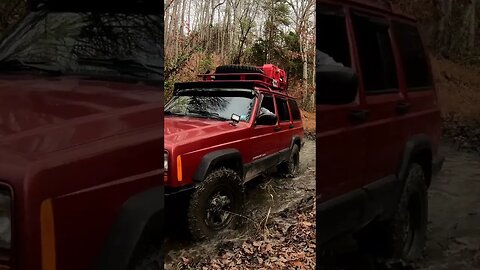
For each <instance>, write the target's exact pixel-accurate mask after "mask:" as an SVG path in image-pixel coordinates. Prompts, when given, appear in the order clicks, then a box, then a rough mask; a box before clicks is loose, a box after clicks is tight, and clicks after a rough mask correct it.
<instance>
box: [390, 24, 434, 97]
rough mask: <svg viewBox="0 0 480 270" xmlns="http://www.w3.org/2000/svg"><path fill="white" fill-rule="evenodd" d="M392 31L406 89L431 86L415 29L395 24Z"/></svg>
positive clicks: (425, 61) (426, 63)
mask: <svg viewBox="0 0 480 270" xmlns="http://www.w3.org/2000/svg"><path fill="white" fill-rule="evenodd" d="M393 30H394V33H395V39H396V42H397V44H398V49H399V52H400V57H401V59H402V64H403V71H404V74H405V80H406V84H407V87H408V88H410V89H412V88H425V87H429V86H432V80H431V75H430V70H429V65H428V58H427V55H426V53H425V50H424V48H423V45H422V39H421V37H420V34H419V33H418V30H417V28H416V27H414V26H411V25H408V24H403V23H399V22H395V23H393Z"/></svg>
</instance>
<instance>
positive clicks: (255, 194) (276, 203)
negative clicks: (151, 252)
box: [165, 140, 315, 270]
mask: <svg viewBox="0 0 480 270" xmlns="http://www.w3.org/2000/svg"><path fill="white" fill-rule="evenodd" d="M300 159H301V160H300V173H299V176H298V177H296V178H293V179H291V178H282V177H280V176H278V175H276V174H272V175H269V176H266V177H262V178H259V179H256V180H254V181H252V182H250V183H248V185H247V188H246V193H247V194H246V197H247V203H246V211H245V213H247V216H248V219H250V220H247V221H246V226H244V228H243V229H242V230H240V231H235V232H230V233H227V234H226V235H225V236H222V237H221V238H220V239H216V240H213V241H206V242H202V243H194V242H192V241H191V240H190V239H188V238H187V237H185V235H186V232H185V231H181V230H177V231H169V232H167V237H166V241H165V254H166V256H165V257H166V258H165V260H166V265H165V269H166V270H168V269H197V267H198V264H199V262H202V261H207V260H208V261H210V260H215V259H219V258H217V257H218V256H217V254H218V253H219V252H220V250H221V251H222V253H223V254H224V256H223V257H225V254H226V255H228V254H230V255H231V257H232V258H231V259H232V260H244V258H243V259H242V258H238V257H237V258H235V257H236V256H237V253H239V252H236V251H234V249H235V248H239V246H240V248H241V249H242V252H240V253H242V254H243V253H244V249H245V245H247V248H246V250H247V253H248V249H249V247H248V246H249V245H251V244H253V246H251V248H256V247H258V248H260V246H265V245H268V242H269V241H268V240H267V241H265V238H268V237H271V238H274V236H273V235H274V231H276V230H296V229H295V228H293V227H295V226H296V225H297V224H298V223H299V215H300V216H301V215H302V214H299V213H302V212H308V211H310V212H311V213H313V212H314V210H313V205H314V200H313V198H314V195H315V142H314V141H312V140H306V142H305V146H304V147H303V148H302V150H301V153H300ZM305 209H310V210H305ZM314 219H315V217H314V216H312V214H310V215H309V216H308V217H303V216H301V217H300V223H302V222H303V223H302V224H303V225H305V228H303V229H309V230H310V231H313V232H312V234H313V239H315V237H314V234H315V227H314ZM307 227H308V228H307ZM297 229H298V228H297ZM259 238H262V240H260V241H258V242H257V241H255V242H252V243H250V240H251V239H259ZM277 240H278V239H277ZM280 241H286V240H282V239H281V240H280ZM299 242H300V241H299ZM255 243H256V244H255ZM279 244H281V243H279ZM255 245H258V246H255ZM272 245H273V249H275V244H274V243H273V240H272ZM242 247H243V248H242ZM267 248H270V249H271V248H272V246H268V247H267ZM307 249H309V252H310V254H309V255H308V256H310V259H309V260H308V262H311V263H312V266H311V267H310V268H309V267H308V266H304V268H302V269H313V263H314V261H315V257H314V256H315V247H314V244H313V247H312V244H310V246H309V247H307ZM272 252H274V250H273V251H272ZM292 252H293V250H292ZM255 253H257V252H255ZM258 253H259V254H260V253H261V252H258ZM230 255H228V256H230ZM272 255H273V256H275V254H272ZM238 256H245V254H243V255H238ZM247 256H248V254H247ZM251 256H252V257H254V256H257V255H253V254H252V255H251ZM301 256H303V259H299V260H296V261H295V263H297V264H305V262H304V261H305V260H306V259H305V256H306V255H301ZM259 257H260V256H259ZM257 259H258V258H257ZM258 260H259V265H260V264H261V263H262V262H263V263H265V262H264V261H265V259H262V258H259V259H258ZM242 263H245V262H244V261H242ZM278 263H282V262H280V261H279V262H278ZM286 263H288V262H286ZM187 265H188V266H187ZM210 267H211V266H210ZM275 268H276V269H281V267H278V266H277V267H275ZM232 269H233V268H232ZM235 269H260V267H258V268H255V267H254V268H235ZM266 269H269V268H268V267H267V268H266ZM285 269H295V268H289V267H288V268H285Z"/></svg>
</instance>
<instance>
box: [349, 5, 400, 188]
mask: <svg viewBox="0 0 480 270" xmlns="http://www.w3.org/2000/svg"><path fill="white" fill-rule="evenodd" d="M352 25H353V29H354V32H355V35H354V36H355V44H356V48H357V50H358V60H359V62H358V63H359V69H360V74H359V75H360V82H361V88H363V92H364V93H365V109H366V110H367V111H368V118H367V121H366V124H367V125H366V133H365V136H366V141H365V145H366V147H367V158H366V167H367V170H366V171H365V181H364V185H368V184H370V183H372V182H376V181H378V180H387V179H391V178H392V177H394V176H395V173H396V169H397V168H398V166H399V164H398V160H399V156H400V155H401V149H402V148H403V146H404V145H403V142H402V141H403V139H402V134H401V133H402V126H401V125H402V124H401V121H402V117H404V115H405V114H406V113H408V109H409V104H408V101H407V100H406V97H405V94H404V92H403V91H401V84H400V82H399V73H398V69H397V65H396V60H397V59H396V55H395V54H394V47H393V46H394V44H393V43H392V41H391V36H392V35H393V34H392V31H391V27H390V21H389V19H388V18H384V17H382V16H381V15H374V14H368V13H362V12H357V11H355V10H353V11H352Z"/></svg>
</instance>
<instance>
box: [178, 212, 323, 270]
mask: <svg viewBox="0 0 480 270" xmlns="http://www.w3.org/2000/svg"><path fill="white" fill-rule="evenodd" d="M284 219H294V220H295V222H291V221H289V222H282V220H284ZM292 224H293V225H292ZM315 230H316V229H315V209H314V207H313V205H312V207H309V209H308V210H307V211H304V212H301V211H299V212H293V213H292V212H285V213H281V214H280V216H279V217H277V218H276V219H273V220H272V221H271V222H270V223H269V224H268V225H267V230H265V231H264V232H263V233H259V234H256V235H252V239H250V240H246V241H242V242H239V243H234V244H233V245H229V244H223V245H219V246H218V247H217V252H216V253H215V254H205V256H203V257H202V258H200V259H198V258H197V259H196V262H194V261H192V260H189V259H188V258H182V260H181V262H180V263H179V264H178V265H177V267H178V268H177V269H202V270H203V269H205V270H207V269H230V270H243V269H258V270H262V269H265V270H267V269H315V250H316V249H315V235H316V234H315Z"/></svg>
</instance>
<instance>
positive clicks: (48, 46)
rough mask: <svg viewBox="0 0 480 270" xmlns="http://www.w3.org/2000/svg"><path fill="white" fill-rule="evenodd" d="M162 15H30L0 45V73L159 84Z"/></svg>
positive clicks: (62, 13)
mask: <svg viewBox="0 0 480 270" xmlns="http://www.w3.org/2000/svg"><path fill="white" fill-rule="evenodd" d="M161 33H162V24H161V18H160V16H156V15H144V14H115V13H111V14H106V13H105V14H103V13H89V12H86V13H83V12H82V13H81V12H45V11H39V12H31V13H29V14H28V15H27V16H26V17H25V18H24V20H22V22H21V23H20V24H18V25H17V26H16V27H15V28H14V31H12V32H11V33H10V34H9V35H8V36H7V37H6V38H4V39H3V40H2V41H1V42H0V74H2V73H20V72H21V73H33V74H37V73H41V74H43V73H46V74H51V75H78V76H87V77H92V78H99V79H101V78H113V79H114V80H116V79H118V80H120V79H128V80H130V79H133V80H137V81H161V76H162V69H163V67H161V66H160V65H161V63H163V62H162V59H161V57H162V54H161V51H162V44H163V43H162V41H161V39H162V34H161Z"/></svg>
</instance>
